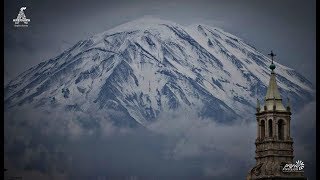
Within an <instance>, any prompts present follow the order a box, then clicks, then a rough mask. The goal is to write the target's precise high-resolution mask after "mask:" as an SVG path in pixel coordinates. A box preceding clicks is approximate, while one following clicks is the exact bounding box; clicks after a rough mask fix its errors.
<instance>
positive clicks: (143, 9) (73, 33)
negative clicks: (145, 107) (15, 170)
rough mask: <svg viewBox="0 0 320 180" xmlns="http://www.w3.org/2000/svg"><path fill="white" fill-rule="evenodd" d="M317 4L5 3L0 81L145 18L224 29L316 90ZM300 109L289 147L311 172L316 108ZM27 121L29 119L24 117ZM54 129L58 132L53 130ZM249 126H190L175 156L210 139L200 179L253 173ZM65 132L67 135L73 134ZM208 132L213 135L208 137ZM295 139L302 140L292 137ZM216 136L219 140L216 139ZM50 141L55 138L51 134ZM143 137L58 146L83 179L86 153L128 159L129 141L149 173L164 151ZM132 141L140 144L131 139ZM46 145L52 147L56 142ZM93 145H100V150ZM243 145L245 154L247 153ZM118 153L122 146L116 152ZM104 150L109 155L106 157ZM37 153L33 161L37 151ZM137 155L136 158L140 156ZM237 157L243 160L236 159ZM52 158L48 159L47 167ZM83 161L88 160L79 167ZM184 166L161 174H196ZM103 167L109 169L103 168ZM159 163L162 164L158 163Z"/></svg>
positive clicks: (199, 0)
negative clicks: (21, 24) (22, 24)
mask: <svg viewBox="0 0 320 180" xmlns="http://www.w3.org/2000/svg"><path fill="white" fill-rule="evenodd" d="M315 3H316V1H315V0H301V1H295V0H269V1H262V0H260V1H257V0H252V1H249V0H243V1H240V0H233V1H231V0H230V1H228V0H220V1H217V0H207V1H205V0H193V1H190V0H189V1H188V0H180V1H179V0H161V1H160V0H149V1H146V0H114V1H110V0H90V1H85V0H78V1H75V0H68V1H66V0H42V1H23V0H5V2H4V6H5V7H4V10H5V12H4V21H5V27H4V52H5V54H4V64H5V74H4V75H5V82H7V81H8V80H9V79H11V78H13V77H15V76H16V75H18V74H20V73H22V72H23V71H24V70H27V69H28V68H30V67H32V66H34V65H37V64H38V63H40V62H42V61H45V60H48V59H50V58H53V57H55V56H57V55H59V54H60V53H61V52H63V50H65V49H67V48H69V47H71V46H73V45H74V44H75V43H76V42H78V41H79V40H83V39H87V38H89V37H90V36H91V35H94V34H96V33H100V32H103V31H106V30H108V29H111V28H113V27H115V26H118V25H120V24H123V23H126V22H128V21H131V20H135V19H138V18H141V17H143V16H149V15H151V16H154V17H156V18H160V19H164V20H170V21H174V22H176V23H178V24H181V25H189V24H194V23H203V24H207V25H210V26H216V27H220V28H222V29H224V30H225V31H227V32H230V33H232V34H234V35H236V36H238V37H240V38H242V39H244V40H245V41H246V42H248V43H250V44H251V45H254V46H255V47H256V48H257V49H258V50H259V51H261V52H262V53H264V54H268V53H269V52H270V50H273V52H275V53H276V54H277V56H276V61H277V62H279V63H281V64H283V65H285V66H288V67H291V68H294V69H296V70H297V71H298V72H299V73H301V74H302V75H303V76H305V77H306V78H308V79H309V80H310V81H311V82H312V83H313V84H314V85H315V80H316V78H315V74H316V69H315V63H316V14H315V13H316V6H315ZM22 6H26V7H27V9H26V10H25V14H26V16H27V18H29V19H31V22H30V24H29V27H26V28H16V27H14V23H13V22H12V19H14V18H16V17H17V14H18V12H19V9H20V7H22ZM301 111H302V113H299V114H298V115H296V117H297V119H305V120H306V121H308V122H306V121H303V122H301V123H303V124H298V123H297V121H293V128H292V130H293V135H294V137H295V138H296V139H295V140H296V141H295V144H294V146H295V155H296V156H297V157H298V158H302V159H303V160H306V171H307V173H314V172H315V160H314V157H312V155H313V154H315V146H314V144H315V143H314V141H315V129H314V128H315V126H314V124H315V117H314V115H315V103H314V102H313V103H310V105H308V106H306V108H305V109H303V110H301ZM28 113H29V116H30V117H31V118H30V119H31V120H30V122H32V120H34V121H36V122H37V119H36V118H34V114H35V113H34V112H33V111H27V112H22V113H19V112H14V114H15V115H17V116H19V118H18V119H21V120H24V119H23V118H21V117H20V115H22V116H27V115H28ZM30 114H31V115H30ZM180 114H184V113H180ZM305 115H309V116H311V117H305ZM184 116H186V115H184ZM184 116H183V117H182V118H181V119H182V120H181V121H174V122H177V125H176V126H174V124H170V125H172V127H182V125H183V124H182V125H181V124H179V123H190V124H192V123H194V122H193V121H192V122H188V121H185V119H188V118H186V117H184ZM45 117H47V114H45ZM69 117H70V116H65V118H67V119H66V120H65V121H66V122H68V120H69V121H70V118H69ZM187 117H188V116H187ZM299 117H302V118H299ZM26 119H27V120H28V118H26ZM164 119H165V120H167V119H170V118H168V117H166V118H164ZM40 120H41V119H39V122H44V121H40ZM58 120H59V118H58V119H57V121H55V120H54V121H49V122H50V123H57V126H52V127H53V131H52V132H54V133H56V130H57V129H58V130H59V129H61V127H60V125H61V124H62V123H61V122H62V121H64V119H63V118H61V120H60V121H58ZM9 122H11V121H9ZM159 122H160V125H159V126H160V127H161V125H163V124H161V121H159ZM37 123H38V122H37ZM37 123H33V125H34V126H37ZM31 124H32V123H31ZM40 124H41V123H40ZM164 124H166V123H164ZM187 125H188V124H187ZM55 127H58V128H57V129H54V128H55ZM197 127H200V128H197ZM253 127H255V124H250V125H249V126H248V127H242V126H239V127H238V126H234V127H220V126H216V125H215V124H209V125H207V124H199V125H198V126H196V127H193V128H194V129H191V130H192V131H188V132H186V134H188V135H189V136H190V138H189V139H191V140H190V142H189V144H188V143H187V144H186V145H187V146H186V147H184V146H181V147H180V149H179V146H178V148H177V150H186V152H185V151H182V152H180V153H181V154H182V155H190V154H191V155H194V154H195V155H197V152H198V151H199V149H201V148H202V146H203V145H206V146H207V145H214V143H212V142H211V140H213V141H216V142H218V144H219V146H218V147H219V148H221V149H219V148H218V149H216V150H217V151H218V152H211V153H209V155H208V157H207V156H206V154H205V156H203V157H205V160H201V162H202V163H204V164H205V165H206V166H205V167H206V168H207V169H205V171H206V173H207V174H214V173H217V172H211V170H212V169H214V170H216V171H221V172H220V173H222V174H228V173H225V172H229V170H230V169H235V167H233V166H236V167H237V168H238V169H235V171H236V170H237V171H239V173H238V174H239V175H241V177H243V176H245V174H246V173H247V170H248V169H249V167H252V164H253V162H254V157H253V156H252V154H253V153H254V144H253V141H252V142H251V141H248V139H252V140H253V139H254V136H255V133H256V130H255V129H253ZM298 127H299V128H298ZM34 128H35V131H42V130H43V129H41V128H38V127H34ZM159 129H160V130H167V131H168V132H160V133H163V134H168V137H169V138H168V139H169V140H172V139H174V138H172V137H174V136H173V135H172V134H174V133H176V130H175V129H174V128H173V129H170V126H169V129H165V128H162V127H161V128H159ZM176 129H178V128H176ZM180 130H181V131H185V130H186V129H185V128H180ZM7 131H9V132H12V133H14V134H13V135H12V136H9V137H10V138H15V137H16V134H17V132H20V131H18V130H16V127H14V126H13V130H12V131H10V129H9V130H7ZM21 132H24V131H21ZM70 132H71V133H72V131H70ZM190 132H191V133H190ZM212 132H213V134H211V133H212ZM228 132H232V133H228ZM224 133H225V134H227V135H230V137H229V136H228V137H226V136H224V135H225V134H224ZM239 134H241V136H239ZM298 134H299V135H301V136H298ZM219 135H220V136H223V137H220V136H219ZM29 136H35V137H37V138H40V139H41V138H42V139H41V141H40V140H39V141H40V142H41V143H43V144H45V143H47V142H49V143H50V140H48V139H46V138H43V137H42V136H39V135H38V134H36V133H35V135H33V134H31V135H30V134H28V133H26V134H23V135H21V136H19V137H22V138H26V139H28V138H29ZM52 137H53V138H57V137H56V136H52ZM129 137H130V136H129ZM143 137H144V138H140V136H138V137H137V138H136V137H135V136H133V137H130V138H132V139H133V140H132V139H130V138H129V139H127V140H123V141H120V140H122V137H121V138H120V140H119V142H120V143H119V144H116V145H114V144H112V143H114V141H113V139H111V138H110V140H109V139H107V142H108V143H110V141H111V140H112V141H111V142H112V143H110V144H111V145H110V147H109V146H108V145H109V144H108V143H106V142H105V141H103V143H100V144H98V143H96V142H94V143H96V144H94V143H93V142H91V141H89V140H88V142H87V141H85V140H84V141H83V144H80V145H79V146H75V147H73V145H69V144H68V143H69V141H67V142H65V140H64V139H63V140H62V141H63V142H65V144H66V147H67V150H68V148H70V152H72V153H74V151H76V152H75V153H74V154H75V155H78V156H79V162H76V164H75V165H76V167H77V168H80V170H78V171H79V172H83V173H84V174H85V173H87V172H86V171H85V170H86V168H88V167H87V166H90V162H94V163H95V160H96V159H93V160H92V159H90V158H88V157H86V156H85V155H87V152H91V153H90V155H91V154H94V155H96V157H97V159H98V160H100V159H99V158H100V157H102V156H103V155H105V154H107V155H106V157H108V158H110V159H112V158H113V156H114V153H115V152H118V151H119V150H122V149H124V151H123V152H122V151H120V152H121V153H119V154H120V155H119V157H122V156H126V157H128V156H129V155H130V154H126V153H127V151H125V150H127V149H129V148H132V147H133V146H131V144H130V143H133V144H134V147H136V148H137V150H136V152H137V154H139V153H140V154H141V156H143V157H145V158H146V157H147V158H146V159H147V160H145V161H146V163H145V164H144V166H142V167H146V168H148V167H149V168H153V166H150V163H147V162H153V161H155V162H157V163H159V159H158V158H159V157H158V154H157V153H158V151H157V150H156V152H157V153H153V154H151V153H150V154H151V155H150V154H148V153H149V152H153V151H154V149H159V151H160V150H162V149H161V148H162V147H159V146H160V145H162V144H161V143H158V142H159V138H158V137H157V138H153V137H152V138H150V139H145V136H143ZM135 138H136V139H138V140H136V139H135ZM206 138H207V139H206ZM118 139H119V138H118ZM118 139H115V140H118ZM42 140H43V142H42ZM82 140H83V139H82ZM178 140H180V139H178ZM198 140H202V141H198ZM241 140H243V141H241ZM51 141H52V142H55V141H54V140H51ZM131 141H132V142H131ZM220 141H223V142H225V144H222V143H220ZM122 142H128V144H129V146H128V147H123V144H127V143H122ZM146 142H148V143H146ZM149 142H150V143H149ZM154 142H157V143H154ZM230 142H231V143H230ZM236 142H237V143H238V144H240V145H239V146H237V147H238V148H239V149H238V151H237V153H238V154H237V153H235V152H233V149H232V148H230V147H229V146H230V145H233V143H236ZM121 143H122V144H121ZM153 143H154V144H155V145H154V144H153ZM141 144H144V145H145V144H149V146H147V147H146V146H141ZM182 144H183V143H182ZM40 145H41V144H40ZM98 145H103V148H101V146H98ZM117 145H118V146H117ZM241 145H242V146H241ZM69 146H70V147H69ZM206 146H205V147H206ZM249 146H250V148H251V149H249V150H248V147H249ZM84 147H85V148H84ZM117 147H121V148H118V149H117ZM199 147H201V148H199ZM100 148H101V149H100ZM149 148H150V149H149ZM170 148H171V147H170ZM75 149H76V150H75ZM306 149H308V150H309V151H305V150H306ZM189 151H191V152H189ZM219 151H221V152H219ZM46 152H47V153H48V155H50V157H51V155H52V153H50V151H46ZM106 152H110V153H109V154H108V153H106ZM136 152H134V151H132V152H131V154H133V155H136V154H135V153H136ZM170 152H171V151H170ZM178 152H179V151H178ZM310 152H312V153H310ZM313 152H314V153H313ZM77 153H78V154H77ZM159 153H160V152H159ZM219 153H220V154H219ZM221 153H222V154H221ZM35 154H36V155H37V153H35ZM67 154H68V152H67ZM146 154H147V155H146ZM154 154H155V155H156V156H155V157H153V155H154ZM225 154H227V155H225ZM224 155H225V156H224ZM109 156H110V157H109ZM136 156H137V157H140V156H138V155H136ZM233 156H237V157H238V158H235V157H233ZM249 156H250V157H251V156H252V157H251V159H248V157H249ZM28 157H29V156H28ZM30 157H31V156H30ZM239 157H240V159H241V161H240V160H239ZM242 157H244V159H245V160H248V162H246V163H242V161H243V159H242ZM32 158H33V157H32ZM148 158H149V159H148ZM215 158H217V159H218V160H219V158H222V159H223V160H219V163H220V161H225V162H222V164H221V169H219V168H218V169H217V167H215V166H214V167H211V165H212V164H214V163H215V162H214V161H213V160H217V159H215ZM40 159H41V157H40ZM52 159H55V155H54V157H52ZM52 159H49V160H50V161H51V160H52ZM139 160H140V159H139ZM238 160H239V161H238ZM86 161H89V162H88V163H83V162H86ZM135 161H137V160H136V159H135V158H134V157H132V159H130V158H129V159H126V158H124V162H118V163H120V164H121V163H122V164H126V163H132V162H135ZM99 162H100V161H99ZM186 162H188V163H185V162H182V163H183V165H182V164H173V165H172V167H177V168H176V169H175V168H172V167H171V166H167V165H170V164H171V163H172V162H171V161H170V162H169V163H168V162H163V167H164V169H160V170H159V173H160V172H162V171H169V172H171V171H177V172H178V174H179V173H194V172H195V171H190V167H191V165H193V164H192V163H190V162H194V161H186ZM199 162H200V161H199ZM50 163H53V162H49V164H50ZM103 163H107V165H105V164H103ZM108 163H109V162H107V161H106V162H102V165H100V164H99V163H98V164H97V165H96V166H94V165H92V167H91V168H92V169H93V171H94V172H95V171H97V172H99V173H100V171H105V169H103V168H102V169H100V168H101V167H108V165H109V166H110V164H108ZM307 163H309V164H307ZM57 164H59V163H57ZM151 164H152V163H151ZM153 164H156V163H153ZM104 165H105V166H104ZM160 165H162V164H161V163H160ZM217 165H219V164H217ZM239 165H242V167H238V166H239ZM244 165H246V166H244ZM58 167H59V166H58ZM201 167H202V166H201ZM81 168H83V169H81ZM137 168H138V166H137ZM142 169H143V168H142ZM77 173H78V172H77ZM229 175H230V174H229ZM308 176H309V178H311V179H312V176H311V175H310V174H308ZM313 176H314V175H313ZM232 179H234V178H232ZM314 179H315V178H314Z"/></svg>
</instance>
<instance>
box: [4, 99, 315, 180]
mask: <svg viewBox="0 0 320 180" xmlns="http://www.w3.org/2000/svg"><path fill="white" fill-rule="evenodd" d="M62 112H63V113H62ZM196 112H197V111H196V110H194V111H192V110H183V109H180V110H178V111H174V112H163V113H162V114H160V116H159V118H158V119H157V120H156V121H154V122H153V123H151V124H149V125H147V128H146V129H144V128H134V129H132V128H126V127H121V128H120V127H117V126H115V125H114V124H113V122H112V121H111V120H110V113H115V112H113V111H110V110H107V111H103V110H97V109H94V108H93V109H91V110H90V111H88V112H85V113H84V112H66V111H62V110H61V109H57V110H56V111H54V110H51V111H50V112H48V111H47V110H45V109H42V110H41V109H36V110H35V109H30V108H20V109H19V110H13V111H10V112H5V166H6V167H7V168H8V169H9V170H10V173H11V174H12V173H13V174H16V175H17V176H23V178H24V179H25V178H28V177H29V178H30V179H32V178H34V177H35V176H38V177H39V178H40V177H41V179H45V178H47V179H60V178H66V179H70V178H71V179H74V178H76V179H95V178H99V177H105V178H107V177H109V178H110V179H113V178H115V177H117V178H119V177H120V179H125V178H128V177H139V178H137V179H144V178H145V179H148V178H150V177H161V179H170V178H171V179H179V178H181V179H188V178H189V179H195V178H196V179H206V178H214V179H234V178H238V179H240V178H244V177H245V176H246V174H247V172H248V170H249V169H250V168H251V167H252V166H253V165H254V163H255V161H254V150H255V146H254V140H255V138H256V123H255V120H252V121H247V120H237V121H235V123H233V124H228V125H225V124H221V123H216V122H215V121H214V120H213V119H204V118H200V117H199V116H198V115H197V113H196ZM314 125H315V102H312V103H310V104H308V105H306V106H305V108H304V109H302V110H301V112H299V113H297V114H294V115H293V116H292V137H293V138H294V140H295V143H294V148H295V155H296V157H297V159H301V160H303V161H304V162H305V164H306V173H307V175H308V177H309V178H310V179H312V177H313V176H312V174H314V173H315V169H314V167H315V162H314V160H313V159H312V158H313V155H312V154H315V144H314V142H315V126H314ZM297 127H299V128H297ZM312 163H314V164H312ZM8 172H9V171H8ZM310 176H311V177H310ZM121 177H122V178H121Z"/></svg>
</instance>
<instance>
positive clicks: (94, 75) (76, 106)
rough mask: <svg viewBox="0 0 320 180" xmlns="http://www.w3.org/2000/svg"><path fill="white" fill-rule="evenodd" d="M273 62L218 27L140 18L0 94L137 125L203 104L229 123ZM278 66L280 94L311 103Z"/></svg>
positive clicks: (294, 77)
mask: <svg viewBox="0 0 320 180" xmlns="http://www.w3.org/2000/svg"><path fill="white" fill-rule="evenodd" d="M270 63H271V60H270V59H269V58H268V57H266V56H265V55H263V54H261V53H260V52H258V51H257V50H256V49H255V48H254V47H252V46H250V45H248V44H246V43H245V42H244V41H243V40H242V39H240V38H238V37H236V36H234V35H231V34H229V33H227V32H225V31H223V30H221V29H219V28H214V27H210V26H207V25H202V24H194V25H191V26H188V27H184V26H181V25H179V24H176V23H173V22H169V21H163V20H159V19H145V18H144V19H139V20H136V21H132V22H129V23H126V24H123V25H120V26H118V27H116V28H113V29H110V30H108V31H106V32H103V33H100V34H97V35H95V36H92V37H91V38H89V39H87V40H82V41H79V42H78V43H77V44H75V45H74V46H73V47H72V48H70V49H68V50H66V51H64V52H63V53H62V54H60V55H59V56H57V57H55V58H53V59H49V60H47V61H45V62H42V63H40V64H38V65H37V66H34V67H32V68H30V69H29V70H27V71H25V72H23V73H22V74H20V75H19V76H18V77H17V78H15V79H14V80H12V81H11V82H9V83H8V84H7V85H6V87H5V97H4V100H5V106H6V108H12V107H18V106H22V105H27V106H32V107H34V108H38V107H47V108H48V109H50V108H57V107H63V109H64V110H66V111H79V112H84V113H85V112H86V111H87V110H89V109H90V108H92V107H97V108H99V109H113V110H115V111H120V112H121V113H124V114H125V115H126V119H127V120H126V121H129V123H130V124H131V123H136V122H138V123H139V124H142V125H144V124H146V123H148V122H151V121H152V120H155V119H156V118H157V116H158V115H159V113H161V112H165V111H168V110H174V109H176V108H185V109H195V108H199V106H200V104H202V105H203V106H201V107H202V108H201V109H200V110H199V114H200V115H201V116H207V117H212V118H214V119H216V120H217V121H230V120H232V119H235V118H236V117H241V116H243V115H244V114H247V113H248V112H252V114H253V113H254V112H255V111H254V108H255V103H256V99H257V98H259V99H263V97H264V95H265V93H266V88H267V85H268V81H269V76H270V69H269V65H270ZM275 65H276V66H277V68H276V69H275V72H276V74H277V80H278V86H279V88H280V92H281V95H282V98H283V99H286V98H287V97H290V99H291V101H292V104H293V108H294V109H295V108H297V107H298V106H300V105H301V104H304V103H305V102H307V101H309V100H310V99H311V97H312V96H313V92H314V90H313V87H312V85H311V83H310V82H309V81H308V80H306V79H305V78H304V77H303V76H301V75H300V74H298V73H297V72H296V71H295V70H293V69H291V68H288V67H285V66H283V65H281V64H279V63H277V62H275ZM298 102H299V103H298ZM115 119H116V117H115ZM115 121H117V120H115Z"/></svg>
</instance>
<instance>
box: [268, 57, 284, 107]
mask: <svg viewBox="0 0 320 180" xmlns="http://www.w3.org/2000/svg"><path fill="white" fill-rule="evenodd" d="M268 55H270V56H271V60H272V61H271V65H270V69H271V75H270V81H269V86H268V90H267V94H266V97H265V105H266V106H267V109H268V110H281V111H284V110H286V108H285V107H284V106H283V104H282V98H281V96H280V93H279V89H278V85H277V80H276V74H275V73H274V69H275V68H276V66H275V64H274V63H273V60H274V59H273V58H274V56H276V55H275V54H274V53H273V52H272V51H271V53H270V54H268ZM274 107H275V108H274Z"/></svg>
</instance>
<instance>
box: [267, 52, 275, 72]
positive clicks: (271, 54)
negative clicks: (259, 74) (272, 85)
mask: <svg viewBox="0 0 320 180" xmlns="http://www.w3.org/2000/svg"><path fill="white" fill-rule="evenodd" d="M268 55H269V56H271V65H270V66H269V67H270V69H271V70H272V71H273V70H274V69H275V68H276V65H274V64H273V57H274V56H276V54H274V53H273V52H272V51H271V53H270V54H268Z"/></svg>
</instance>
